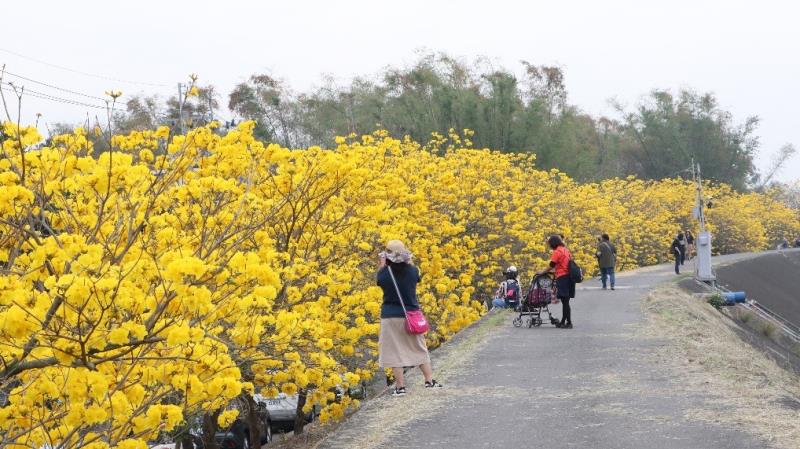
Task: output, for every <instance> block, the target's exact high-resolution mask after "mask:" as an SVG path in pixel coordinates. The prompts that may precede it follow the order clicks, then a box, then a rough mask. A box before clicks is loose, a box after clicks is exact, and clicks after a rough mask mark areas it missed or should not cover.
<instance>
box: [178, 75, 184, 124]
mask: <svg viewBox="0 0 800 449" xmlns="http://www.w3.org/2000/svg"><path fill="white" fill-rule="evenodd" d="M178 127H179V129H180V131H181V134H183V84H182V83H178Z"/></svg>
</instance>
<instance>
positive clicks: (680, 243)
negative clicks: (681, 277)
mask: <svg viewBox="0 0 800 449" xmlns="http://www.w3.org/2000/svg"><path fill="white" fill-rule="evenodd" d="M684 241H685V240H684V237H683V232H680V233H678V236H677V237H675V240H673V241H672V245H671V246H670V250H671V251H672V255H673V256H674V257H675V274H681V269H680V267H681V264H682V260H683V258H684V257H686V253H685V251H686V246H685V245H684Z"/></svg>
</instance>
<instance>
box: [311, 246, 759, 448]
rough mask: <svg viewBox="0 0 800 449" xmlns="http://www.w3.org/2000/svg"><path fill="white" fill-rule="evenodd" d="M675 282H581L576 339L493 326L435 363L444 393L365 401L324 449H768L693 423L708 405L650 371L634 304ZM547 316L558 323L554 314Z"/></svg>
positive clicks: (649, 345) (563, 333) (666, 271)
mask: <svg viewBox="0 0 800 449" xmlns="http://www.w3.org/2000/svg"><path fill="white" fill-rule="evenodd" d="M746 257H749V255H738V256H729V257H724V258H722V259H718V262H731V261H735V260H737V259H740V258H746ZM686 271H687V272H688V271H691V270H690V268H689V267H688V266H687V269H686ZM673 279H675V275H674V273H673V272H672V267H671V266H658V267H650V268H645V269H640V270H637V271H633V272H629V273H622V274H620V275H618V277H617V290H616V291H603V290H600V282H599V281H598V280H597V279H593V280H587V281H586V282H584V283H583V284H581V285H580V286H579V289H578V292H577V295H576V296H577V297H576V298H575V299H574V300H573V312H572V315H573V322H574V325H575V327H574V329H571V330H568V329H557V328H555V327H553V326H550V325H548V324H545V325H543V326H542V327H541V328H515V327H513V326H512V324H511V320H512V317H513V314H511V313H509V312H501V313H500V314H497V315H495V316H491V315H490V316H489V317H487V318H486V319H484V322H483V323H481V324H480V325H479V326H477V329H471V330H470V331H467V334H469V335H467V336H464V337H460V338H461V340H462V341H458V339H457V341H454V342H453V343H452V344H449V345H446V347H445V348H443V350H442V351H441V353H439V354H435V357H434V360H435V361H434V365H435V367H434V368H435V370H436V371H437V372H438V377H439V378H440V379H441V380H442V381H443V382H444V383H445V389H443V390H442V391H436V392H432V391H426V390H424V389H423V388H421V386H420V385H419V384H420V383H421V380H420V379H419V378H418V377H417V378H412V379H410V385H411V386H412V388H411V391H410V393H409V395H408V396H406V397H403V398H392V397H388V396H387V397H381V398H377V399H375V400H373V401H370V403H368V404H367V405H366V406H365V407H364V409H363V410H361V411H359V412H358V413H356V414H355V415H354V416H353V417H352V418H351V419H350V421H349V422H347V423H345V424H344V425H343V426H342V428H341V429H340V430H339V431H337V432H335V433H334V434H333V435H332V436H331V437H330V438H328V440H327V441H324V442H323V443H322V444H321V445H320V447H323V448H331V449H333V448H373V447H380V448H383V447H386V448H390V447H391V448H424V447H441V448H459V449H472V448H531V447H543V448H583V449H589V448H631V449H642V448H676V449H677V448H681V449H685V448H764V447H768V445H767V444H765V442H763V441H760V440H758V439H756V438H755V437H753V436H751V435H749V434H747V433H745V432H743V431H741V430H740V429H733V428H730V427H727V426H724V425H716V424H709V423H707V422H698V421H694V420H692V419H691V418H689V417H688V416H687V411H688V410H690V409H692V408H697V407H707V405H704V404H705V402H704V398H703V397H697V396H692V395H689V394H687V393H686V392H683V391H682V390H681V386H680V381H679V379H676V378H675V377H676V376H675V375H674V374H672V373H668V372H665V370H663V369H661V367H660V366H659V365H658V364H657V363H656V362H655V360H654V357H653V349H654V347H655V346H657V345H659V344H660V342H659V341H657V340H653V339H649V338H645V337H642V336H641V335H638V334H637V328H638V326H639V324H641V322H642V312H641V308H640V301H641V299H642V298H643V297H644V296H645V295H646V294H647V292H648V291H649V290H650V289H651V288H653V287H654V286H656V285H658V284H660V283H664V282H668V281H670V280H673ZM553 309H554V312H555V315H556V316H560V315H561V306H560V305H556V306H554V307H553ZM436 352H437V353H438V352H440V351H436ZM720 413H721V414H722V415H723V416H724V413H725V411H724V410H720Z"/></svg>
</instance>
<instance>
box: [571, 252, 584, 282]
mask: <svg viewBox="0 0 800 449" xmlns="http://www.w3.org/2000/svg"><path fill="white" fill-rule="evenodd" d="M567 268H569V279H570V280H571V281H572V282H574V283H576V284H580V283H581V282H583V269H581V267H580V266H578V264H577V263H575V260H574V259H573V258H571V257H570V258H569V265H567Z"/></svg>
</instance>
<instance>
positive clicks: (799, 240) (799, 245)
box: [794, 237, 800, 248]
mask: <svg viewBox="0 0 800 449" xmlns="http://www.w3.org/2000/svg"><path fill="white" fill-rule="evenodd" d="M794 247H795V248H800V237H797V238H796V239H794Z"/></svg>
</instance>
